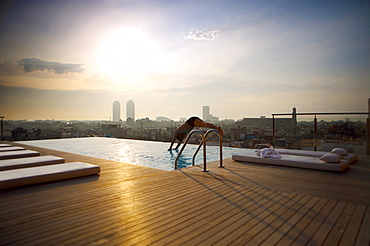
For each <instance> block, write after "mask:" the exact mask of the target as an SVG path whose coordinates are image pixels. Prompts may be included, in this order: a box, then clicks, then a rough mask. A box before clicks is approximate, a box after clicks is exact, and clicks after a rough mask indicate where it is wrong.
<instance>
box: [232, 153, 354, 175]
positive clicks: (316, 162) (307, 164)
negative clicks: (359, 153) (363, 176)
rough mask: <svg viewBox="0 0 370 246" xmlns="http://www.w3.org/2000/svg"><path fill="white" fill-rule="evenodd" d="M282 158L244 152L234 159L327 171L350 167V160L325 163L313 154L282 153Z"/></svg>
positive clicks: (234, 156)
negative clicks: (264, 156)
mask: <svg viewBox="0 0 370 246" xmlns="http://www.w3.org/2000/svg"><path fill="white" fill-rule="evenodd" d="M281 156H282V159H276V158H262V157H259V156H256V154H255V153H253V152H249V153H243V154H239V155H233V156H232V159H233V160H234V161H242V162H252V163H260V164H269V165H279V166H288V167H299V168H307V169H317V170H325V171H336V172H340V171H343V170H344V169H346V168H348V166H349V162H348V160H343V159H342V160H341V161H340V162H339V163H325V162H323V161H321V160H320V159H319V158H318V157H312V156H298V155H281Z"/></svg>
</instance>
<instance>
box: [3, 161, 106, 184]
mask: <svg viewBox="0 0 370 246" xmlns="http://www.w3.org/2000/svg"><path fill="white" fill-rule="evenodd" d="M98 173H100V167H99V166H97V165H92V164H88V163H84V162H70V163H64V164H55V165H47V166H40V167H29V168H21V169H14V170H8V171H2V172H0V190H3V189H9V188H14V187H19V186H24V185H31V184H38V183H45V182H51V181H57V180H63V179H70V178H77V177H82V176H88V175H94V174H98Z"/></svg>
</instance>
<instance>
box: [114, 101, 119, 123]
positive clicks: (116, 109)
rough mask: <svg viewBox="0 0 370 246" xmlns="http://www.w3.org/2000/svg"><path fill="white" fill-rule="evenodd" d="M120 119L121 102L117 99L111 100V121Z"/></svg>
mask: <svg viewBox="0 0 370 246" xmlns="http://www.w3.org/2000/svg"><path fill="white" fill-rule="evenodd" d="M120 119H121V104H120V103H119V101H114V102H113V121H114V122H118V121H120Z"/></svg>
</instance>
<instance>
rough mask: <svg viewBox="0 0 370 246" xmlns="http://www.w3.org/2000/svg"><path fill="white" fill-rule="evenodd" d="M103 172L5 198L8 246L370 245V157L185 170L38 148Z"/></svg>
mask: <svg viewBox="0 0 370 246" xmlns="http://www.w3.org/2000/svg"><path fill="white" fill-rule="evenodd" d="M11 144H12V145H19V146H24V147H26V148H27V149H31V150H37V151H39V152H40V153H41V155H47V154H51V155H55V156H59V157H63V158H65V159H66V161H67V162H71V161H83V162H88V163H91V164H96V165H99V166H101V168H102V172H101V174H100V175H99V176H89V177H83V178H76V179H70V180H64V181H58V182H52V183H46V184H39V185H32V186H27V187H21V188H14V189H9V190H4V191H1V192H0V204H1V210H0V220H1V223H0V245H51V244H53V245H85V244H87V245H104V244H106V245H115V244H119V245H369V243H370V207H369V206H370V179H369V177H370V156H364V155H362V156H358V160H357V162H356V163H354V164H352V165H351V166H350V168H349V169H347V170H346V171H344V172H342V173H332V172H324V171H315V170H306V169H299V168H288V167H280V166H267V165H258V164H253V163H239V162H234V161H232V160H231V159H227V160H225V161H224V165H225V166H226V167H225V168H223V169H221V168H218V167H217V165H218V163H211V164H209V165H208V169H209V172H208V173H205V172H201V167H200V166H195V167H190V168H185V169H180V170H176V171H171V172H168V171H162V170H158V169H153V168H147V167H141V166H135V165H131V164H124V163H120V162H115V161H109V160H103V159H98V158H92V157H88V156H81V155H75V154H71V153H66V152H60V151H54V150H49V149H42V148H37V147H32V146H26V145H20V144H15V143H11Z"/></svg>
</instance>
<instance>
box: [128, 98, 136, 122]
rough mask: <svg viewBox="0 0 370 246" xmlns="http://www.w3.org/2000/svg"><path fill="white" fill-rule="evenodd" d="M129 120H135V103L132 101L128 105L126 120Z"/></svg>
mask: <svg viewBox="0 0 370 246" xmlns="http://www.w3.org/2000/svg"><path fill="white" fill-rule="evenodd" d="M128 119H131V120H133V121H134V120H135V103H134V102H133V101H132V100H129V101H128V102H127V103H126V120H128Z"/></svg>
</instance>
